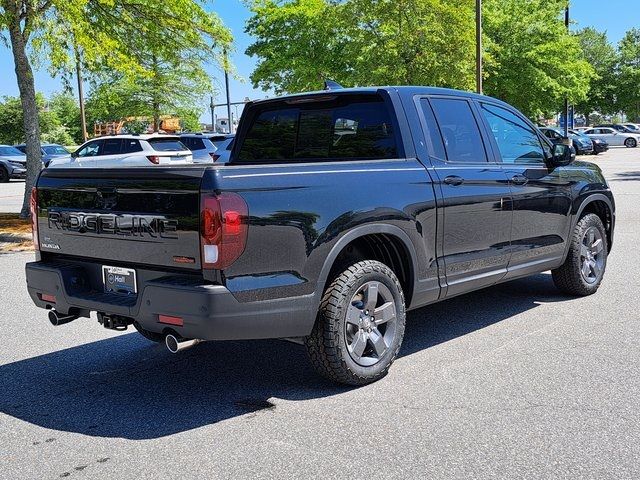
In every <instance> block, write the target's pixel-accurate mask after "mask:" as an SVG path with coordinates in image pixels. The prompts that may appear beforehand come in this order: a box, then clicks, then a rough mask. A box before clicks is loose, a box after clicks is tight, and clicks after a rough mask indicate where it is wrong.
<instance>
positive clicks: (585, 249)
mask: <svg viewBox="0 0 640 480" xmlns="http://www.w3.org/2000/svg"><path fill="white" fill-rule="evenodd" d="M588 255H589V247H587V246H586V245H580V256H581V257H582V258H587V256H588Z"/></svg>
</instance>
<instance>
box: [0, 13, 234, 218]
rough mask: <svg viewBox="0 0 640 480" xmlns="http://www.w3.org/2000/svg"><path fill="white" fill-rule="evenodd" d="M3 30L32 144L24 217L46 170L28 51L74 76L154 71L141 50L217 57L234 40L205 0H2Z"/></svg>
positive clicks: (168, 56)
mask: <svg viewBox="0 0 640 480" xmlns="http://www.w3.org/2000/svg"><path fill="white" fill-rule="evenodd" d="M2 30H7V31H8V33H9V35H8V36H9V43H10V45H11V51H12V53H13V58H14V65H15V72H16V77H17V80H18V88H19V91H20V100H21V104H22V110H23V120H24V131H25V136H26V141H27V179H26V182H25V197H24V202H23V207H22V212H21V215H22V216H24V217H26V216H28V212H29V202H28V200H29V192H30V190H31V186H32V185H33V183H34V181H35V179H36V177H37V174H38V171H39V169H40V168H41V153H40V127H39V122H38V106H37V102H36V89H35V83H34V79H33V69H32V66H31V60H30V58H29V55H28V49H29V47H31V48H32V49H33V52H34V53H35V54H36V55H42V54H46V55H47V58H48V60H49V63H50V65H51V68H52V70H54V71H55V70H60V71H65V72H72V71H73V70H74V69H75V66H76V65H77V64H78V63H79V62H82V64H83V66H85V67H86V68H87V69H89V70H90V71H106V70H109V69H111V70H115V71H119V72H124V73H126V74H130V73H131V72H137V73H139V74H142V75H143V74H145V73H147V74H148V73H149V72H148V70H146V66H145V65H144V64H143V63H142V62H141V61H140V57H139V55H137V54H138V53H139V52H141V51H142V47H143V45H146V46H147V47H148V48H149V49H150V50H153V51H154V52H155V53H156V54H157V55H158V56H159V57H160V58H163V59H164V60H168V59H171V58H175V56H176V55H177V53H179V52H182V51H184V49H185V48H189V49H196V50H202V51H207V52H209V54H210V58H213V59H215V58H216V55H217V54H220V52H221V51H220V48H222V47H226V46H227V45H228V43H229V41H230V34H229V32H228V30H226V29H225V28H224V27H223V25H222V23H221V22H220V20H219V18H218V17H217V16H216V15H215V14H211V13H208V12H206V11H205V10H204V8H203V4H202V3H201V2H200V1H199V0H171V1H163V0H135V1H132V0H0V31H2Z"/></svg>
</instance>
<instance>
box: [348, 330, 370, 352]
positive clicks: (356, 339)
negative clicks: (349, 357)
mask: <svg viewBox="0 0 640 480" xmlns="http://www.w3.org/2000/svg"><path fill="white" fill-rule="evenodd" d="M366 346H367V335H366V334H365V333H364V332H362V331H358V332H357V333H356V334H355V335H354V336H353V342H352V343H351V345H350V348H351V353H352V354H353V355H355V356H356V357H357V358H360V357H362V354H363V353H364V349H365V348H366Z"/></svg>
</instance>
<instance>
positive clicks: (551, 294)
mask: <svg viewBox="0 0 640 480" xmlns="http://www.w3.org/2000/svg"><path fill="white" fill-rule="evenodd" d="M583 159H588V160H592V161H593V160H595V161H596V162H597V163H598V164H599V165H600V166H601V167H602V168H603V170H604V172H605V174H606V176H607V178H608V181H609V183H610V185H611V188H612V189H613V191H614V193H615V196H616V202H617V225H616V233H615V244H614V248H613V252H612V255H611V257H610V258H609V263H608V266H607V272H606V275H605V279H604V283H603V285H602V287H601V289H600V291H599V292H598V293H597V294H596V295H593V296H591V297H587V298H579V299H574V298H567V297H564V296H562V295H560V294H559V293H558V292H557V291H556V290H555V288H554V286H553V283H552V281H551V277H550V275H549V274H548V273H545V274H540V275H536V276H533V277H530V278H527V279H522V280H517V281H514V282H511V283H506V284H502V285H499V286H496V287H492V288H489V289H485V290H482V291H480V292H476V293H473V294H469V295H465V296H462V297H458V298H455V299H452V300H449V301H446V302H443V303H440V304H437V305H434V306H431V307H427V308H423V309H420V310H417V311H413V312H411V313H410V314H409V315H408V326H407V332H406V336H405V344H404V346H403V349H402V351H401V356H400V358H399V359H398V360H397V361H396V363H395V364H394V366H393V368H392V369H391V372H390V374H389V375H388V376H387V377H386V378H385V379H383V380H382V381H380V382H378V383H375V384H373V385H370V386H367V387H363V388H356V389H354V388H343V387H336V386H334V385H332V384H329V383H326V382H324V381H322V380H320V379H319V378H318V377H317V376H316V375H315V373H314V372H313V371H312V370H311V368H310V366H309V365H308V363H307V360H306V357H305V352H304V350H303V347H301V346H298V345H294V344H289V343H285V342H282V341H256V342H229V343H205V344H202V345H198V346H196V347H195V348H193V349H191V350H188V351H186V352H184V353H182V354H180V355H175V356H172V355H171V354H169V353H168V352H167V351H166V350H165V349H164V348H162V347H160V346H157V345H154V344H151V343H150V342H148V341H147V340H145V339H144V338H142V337H141V336H140V335H138V334H137V333H131V332H130V331H127V332H123V333H117V332H111V331H107V330H104V329H102V328H101V327H100V326H99V325H98V324H97V322H96V321H95V319H91V320H78V321H76V322H72V323H70V324H68V325H65V326H62V327H59V328H54V327H52V326H51V325H50V324H49V322H48V321H47V319H46V315H45V312H44V311H42V310H40V309H37V308H35V307H34V306H33V305H32V304H31V301H30V300H29V298H28V295H27V293H26V289H25V285H24V263H25V262H27V261H29V260H30V259H31V258H32V255H31V254H24V253H22V254H6V255H0V325H2V327H3V331H4V335H3V337H2V341H3V346H2V348H1V349H0V389H1V392H2V395H0V478H3V479H5V478H6V479H12V478H20V479H23V478H33V479H47V478H61V477H62V478H67V477H68V478H70V479H89V478H113V479H124V478H140V479H142V478H154V479H158V478H281V477H286V478H289V477H291V478H323V479H326V478H403V479H404V478H504V479H514V478H541V479H543V478H544V479H548V478H594V479H595V478H597V479H602V478H616V479H621V478H626V479H631V478H640V417H639V415H638V410H639V407H640V375H639V374H638V372H640V335H639V332H640V313H639V311H640V309H639V308H638V297H639V296H640V268H638V265H640V249H639V248H638V240H639V239H640V149H612V150H611V151H609V152H607V153H606V154H603V155H600V156H598V157H587V158H584V157H583ZM8 185H9V189H16V188H17V187H15V186H14V183H13V182H12V183H11V184H8ZM15 185H17V184H15ZM5 187H6V185H0V211H2V210H3V208H1V207H4V206H5V205H6V204H5V198H7V196H9V195H14V196H15V195H16V194H15V192H13V191H12V193H11V194H8V193H7V191H8V190H6V189H5ZM20 194H21V192H19V193H18V194H17V195H18V196H20ZM18 205H19V202H18Z"/></svg>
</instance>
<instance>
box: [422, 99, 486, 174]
mask: <svg viewBox="0 0 640 480" xmlns="http://www.w3.org/2000/svg"><path fill="white" fill-rule="evenodd" d="M431 104H432V105H433V111H434V113H435V117H436V120H437V122H438V126H439V128H440V132H441V134H442V138H443V140H444V147H445V151H446V153H447V161H449V162H457V163H477V162H481V163H482V162H486V161H487V153H486V151H485V149H484V142H483V141H482V135H481V134H480V129H479V128H478V124H477V123H476V119H475V117H474V115H473V111H472V110H471V105H470V104H469V102H468V101H467V100H463V99H455V98H432V99H431Z"/></svg>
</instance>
